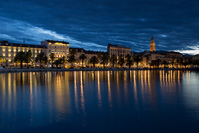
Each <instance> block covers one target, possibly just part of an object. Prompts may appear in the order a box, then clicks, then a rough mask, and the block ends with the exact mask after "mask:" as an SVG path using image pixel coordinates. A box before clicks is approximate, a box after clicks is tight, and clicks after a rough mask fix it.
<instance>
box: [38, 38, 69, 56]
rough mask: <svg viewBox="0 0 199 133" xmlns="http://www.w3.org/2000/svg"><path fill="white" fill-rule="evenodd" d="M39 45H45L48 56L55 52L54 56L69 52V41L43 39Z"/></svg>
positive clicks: (64, 54) (66, 54)
mask: <svg viewBox="0 0 199 133" xmlns="http://www.w3.org/2000/svg"><path fill="white" fill-rule="evenodd" d="M41 45H42V46H44V47H46V48H47V50H46V56H47V57H49V55H50V54H51V53H54V54H55V58H56V59H58V58H61V57H64V56H65V57H67V56H68V54H69V43H68V42H64V41H54V40H45V41H42V42H41Z"/></svg>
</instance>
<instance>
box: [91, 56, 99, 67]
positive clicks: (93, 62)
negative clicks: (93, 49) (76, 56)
mask: <svg viewBox="0 0 199 133" xmlns="http://www.w3.org/2000/svg"><path fill="white" fill-rule="evenodd" d="M98 62H99V59H98V58H97V57H96V56H93V57H91V59H90V63H92V64H93V67H94V68H95V64H97V63H98Z"/></svg>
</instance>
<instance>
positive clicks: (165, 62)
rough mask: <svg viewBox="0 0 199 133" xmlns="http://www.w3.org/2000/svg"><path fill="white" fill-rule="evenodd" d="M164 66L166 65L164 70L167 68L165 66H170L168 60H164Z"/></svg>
mask: <svg viewBox="0 0 199 133" xmlns="http://www.w3.org/2000/svg"><path fill="white" fill-rule="evenodd" d="M162 64H163V65H164V68H165V66H168V64H169V63H168V62H167V61H166V60H164V61H163V62H162Z"/></svg>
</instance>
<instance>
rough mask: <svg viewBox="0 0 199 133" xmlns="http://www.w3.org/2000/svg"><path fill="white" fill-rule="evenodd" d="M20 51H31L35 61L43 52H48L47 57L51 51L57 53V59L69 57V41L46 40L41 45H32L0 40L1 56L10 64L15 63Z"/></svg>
mask: <svg viewBox="0 0 199 133" xmlns="http://www.w3.org/2000/svg"><path fill="white" fill-rule="evenodd" d="M20 51H22V52H28V51H31V53H32V58H33V61H35V58H36V57H37V55H38V54H39V53H41V52H44V53H46V56H47V57H49V55H50V53H55V59H57V58H61V57H63V56H65V57H67V55H68V54H69V43H68V42H64V41H53V40H45V41H42V42H41V45H32V44H18V43H9V42H8V41H0V56H1V57H2V58H3V60H4V62H6V64H7V65H8V66H14V65H15V63H14V57H15V55H16V53H17V52H20ZM0 65H2V64H0Z"/></svg>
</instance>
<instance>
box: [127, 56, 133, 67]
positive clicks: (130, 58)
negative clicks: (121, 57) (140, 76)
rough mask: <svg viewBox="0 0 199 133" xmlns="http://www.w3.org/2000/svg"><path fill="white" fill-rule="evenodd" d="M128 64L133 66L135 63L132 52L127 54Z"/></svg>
mask: <svg viewBox="0 0 199 133" xmlns="http://www.w3.org/2000/svg"><path fill="white" fill-rule="evenodd" d="M126 64H127V65H128V66H129V68H131V65H132V64H133V60H132V56H131V55H130V54H127V55H126Z"/></svg>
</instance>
